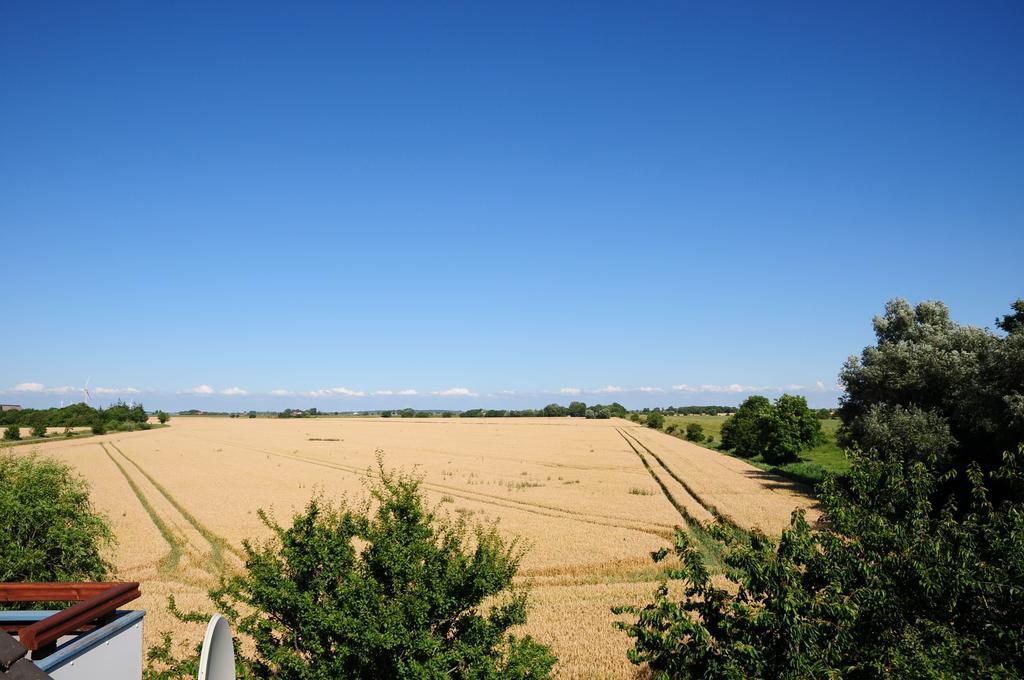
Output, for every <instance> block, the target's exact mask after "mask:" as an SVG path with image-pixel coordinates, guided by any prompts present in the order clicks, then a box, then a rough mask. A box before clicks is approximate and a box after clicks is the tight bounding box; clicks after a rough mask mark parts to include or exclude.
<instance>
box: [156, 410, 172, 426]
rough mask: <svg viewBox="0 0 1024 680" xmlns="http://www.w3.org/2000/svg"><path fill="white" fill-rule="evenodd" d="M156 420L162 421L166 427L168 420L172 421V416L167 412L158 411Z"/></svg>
mask: <svg viewBox="0 0 1024 680" xmlns="http://www.w3.org/2000/svg"><path fill="white" fill-rule="evenodd" d="M156 419H157V420H159V421H160V424H161V425H164V424H165V423H167V421H168V420H170V419H171V415H170V414H169V413H167V411H157V412H156Z"/></svg>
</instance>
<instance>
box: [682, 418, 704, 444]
mask: <svg viewBox="0 0 1024 680" xmlns="http://www.w3.org/2000/svg"><path fill="white" fill-rule="evenodd" d="M686 438H687V440H689V441H691V442H698V443H699V442H702V441H704V426H703V425H701V424H700V423H687V424H686Z"/></svg>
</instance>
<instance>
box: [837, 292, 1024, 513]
mask: <svg viewBox="0 0 1024 680" xmlns="http://www.w3.org/2000/svg"><path fill="white" fill-rule="evenodd" d="M1011 308H1012V312H1011V313H1010V314H1008V315H1007V316H1004V317H1002V318H1001V319H998V320H997V321H996V325H997V327H998V328H999V329H1001V331H1002V333H1001V334H1000V333H996V332H993V331H990V330H988V329H984V328H977V327H974V326H965V325H961V324H958V323H956V322H954V321H953V320H952V319H951V318H950V314H949V309H948V308H947V307H946V305H944V304H943V303H941V302H932V301H928V302H922V303H920V304H918V305H916V306H911V305H910V304H909V303H908V302H907V301H906V300H892V301H890V302H889V303H888V304H887V305H886V306H885V312H884V314H883V315H882V316H879V317H876V318H875V319H874V330H875V338H876V343H875V344H874V345H872V346H869V347H866V348H865V349H864V351H863V352H862V353H861V355H860V357H850V359H849V360H848V361H847V362H846V364H845V366H844V367H843V370H842V372H841V373H840V379H841V380H842V382H843V384H844V387H845V394H844V396H843V398H842V399H841V401H840V408H839V416H840V418H841V419H842V421H843V424H842V427H841V428H840V431H839V437H838V438H839V441H840V443H841V444H843V445H845V446H847V447H859V448H861V449H864V450H871V449H877V448H890V449H891V450H894V451H898V452H900V453H901V455H903V456H904V457H906V458H908V459H916V460H923V461H926V462H928V464H929V465H931V466H934V467H935V469H936V470H937V471H938V472H940V474H945V473H948V474H946V475H945V478H944V482H943V484H942V485H940V486H941V488H940V489H939V492H948V491H951V490H955V491H956V493H957V496H958V498H959V500H960V501H961V503H963V502H964V501H965V500H967V498H968V496H969V493H970V487H969V484H968V480H967V477H966V471H967V468H968V466H969V465H970V464H971V463H972V462H976V463H977V464H978V465H979V466H980V467H981V469H982V471H984V472H989V471H992V470H994V469H996V468H998V467H999V466H1001V465H1002V457H1003V452H1005V451H1008V450H1010V451H1012V450H1015V448H1016V446H1017V444H1018V443H1019V442H1021V441H1024V300H1017V301H1015V302H1014V303H1013V304H1012V305H1011ZM992 491H993V493H994V494H996V496H997V497H1001V496H1002V495H1003V494H1014V495H1017V497H1018V498H1020V497H1021V496H1020V495H1021V494H1022V493H1024V491H1022V490H1021V489H1018V488H1014V487H1012V486H1011V485H1009V484H996V485H995V486H994V487H993V489H992Z"/></svg>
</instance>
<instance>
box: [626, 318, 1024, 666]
mask: <svg viewBox="0 0 1024 680" xmlns="http://www.w3.org/2000/svg"><path fill="white" fill-rule="evenodd" d="M1022 312H1024V305H1022V304H1021V303H1020V302H1019V301H1018V302H1017V303H1015V304H1014V314H1011V315H1010V316H1009V317H1004V318H1003V319H1002V320H1001V322H1000V328H1002V329H1003V331H1004V332H1005V333H1006V335H1005V336H1003V335H997V334H995V333H993V332H990V331H985V330H982V329H976V328H970V327H964V326H958V325H957V324H954V323H952V322H951V321H950V320H949V315H948V310H946V308H945V306H944V305H941V304H940V303H922V305H918V307H917V308H911V307H910V306H909V305H907V304H906V303H905V302H903V301H894V302H891V303H889V305H888V306H887V307H886V314H885V316H883V317H880V318H878V319H876V320H875V329H876V335H877V339H878V343H877V345H876V346H874V347H869V348H867V349H866V350H865V351H864V354H863V355H862V358H861V359H851V360H850V361H849V362H848V363H847V366H846V368H845V369H844V372H843V379H844V382H846V385H847V388H848V397H847V398H846V399H844V402H843V406H842V408H841V409H840V415H841V416H842V417H843V428H844V431H845V434H846V437H847V441H848V442H851V443H852V445H853V446H854V449H853V451H852V452H851V453H850V456H851V459H852V468H851V470H850V472H849V473H848V475H847V476H846V477H845V478H841V479H840V478H836V477H834V476H828V477H826V480H825V482H824V483H823V484H822V486H821V487H820V490H819V499H820V501H821V505H822V508H823V511H824V517H823V522H822V524H821V526H819V527H818V528H816V529H815V528H812V527H811V526H810V525H809V524H808V522H807V521H806V519H805V517H804V514H803V513H802V512H797V513H794V517H793V520H792V523H791V524H790V527H789V528H788V529H787V530H786V531H785V532H783V534H782V537H781V539H780V540H775V539H773V538H769V537H766V536H764V535H762V534H759V533H754V534H753V535H752V536H751V537H750V540H749V543H747V542H743V541H740V540H738V539H737V538H736V536H735V534H733V533H730V532H727V531H725V529H724V527H721V526H719V527H714V528H713V529H712V532H713V533H714V535H715V536H717V537H718V539H719V540H721V541H723V542H725V543H727V544H728V545H729V546H731V549H730V550H728V551H727V554H726V557H725V563H726V565H727V568H728V569H727V574H726V576H727V578H729V579H730V580H731V581H733V584H725V585H723V584H722V583H721V582H720V581H718V580H713V579H712V575H711V572H710V570H709V569H708V566H707V564H706V563H705V560H704V556H703V554H702V553H701V552H700V551H699V550H698V549H697V547H696V544H695V543H693V542H691V540H690V538H689V537H688V536H687V535H686V534H684V533H682V532H677V535H676V542H675V546H674V549H673V550H672V551H671V552H674V553H675V555H676V556H677V557H678V558H679V560H680V566H678V567H674V568H670V569H667V570H666V582H665V583H663V585H662V586H661V588H660V589H659V590H658V592H657V594H656V599H655V601H654V602H653V603H651V604H648V605H647V606H644V607H624V608H620V609H619V611H620V612H623V613H631V614H633V615H635V617H636V618H635V620H634V621H630V622H623V623H621V624H620V627H621V628H623V629H624V630H626V631H627V633H628V634H629V635H630V636H632V637H633V638H634V647H633V649H632V650H631V651H630V659H631V660H633V661H634V662H635V663H647V664H648V665H649V667H650V669H651V670H652V671H653V674H654V677H656V678H659V679H660V678H674V677H688V676H698V677H705V678H742V677H764V678H818V677H850V678H876V677H950V678H953V677H1000V678H1002V677H1019V676H1020V674H1021V669H1024V629H1022V627H1021V626H1020V621H1019V617H1020V614H1019V612H1021V611H1024V502H1022V499H1021V496H1020V494H1019V493H1018V492H1019V490H1020V489H1021V488H1024V446H1022V445H1021V442H1022V440H1024V438H1022V436H1021V435H1022V433H1021V432H1020V430H1019V427H1020V426H1019V424H1018V421H1015V420H1014V418H1013V417H1012V414H1013V413H1014V410H1013V409H1014V405H1015V404H1016V403H1017V401H1018V395H1019V394H1020V392H1019V390H1020V387H1021V385H1022V384H1024V383H1022V382H1020V381H1019V380H1018V381H1017V382H1014V380H1013V378H1012V377H1013V376H1018V377H1020V376H1022V375H1024V374H1022V370H1024V352H1020V351H1019V348H1020V345H1019V342H1020V340H1019V334H1020V333H1021V328H1022V325H1021V324H1020V323H1019V322H1020V320H1021V318H1022V317H1021V314H1022ZM994 357H999V358H1000V359H1001V360H1002V362H1003V365H1001V366H998V367H997V366H996V365H995V359H994ZM940 387H941V388H942V389H941V390H940V389H939V388H940ZM933 390H934V391H933ZM951 394H952V395H955V397H956V398H955V399H954V398H953V397H951V396H950V395H951ZM959 400H962V401H963V403H966V404H972V405H973V408H975V409H977V416H978V419H979V421H980V423H978V424H970V423H968V422H966V421H967V420H969V418H968V415H969V412H968V411H967V410H965V409H964V408H963V407H962V406H961V405H960V404H958V403H956V402H957V401H959ZM1000 404H1001V406H1000ZM763 406H764V404H763V402H760V407H761V408H763ZM986 409H988V410H986ZM741 410H742V409H741ZM966 441H970V442H972V443H974V444H975V445H976V447H971V446H966V445H965V443H964V442H966ZM868 444H870V445H868ZM1001 447H1002V448H1003V450H1002V451H1001V452H1000V453H999V454H998V455H996V454H994V451H996V450H998V449H999V448H1001ZM669 552H670V551H669V550H662V551H660V552H659V553H657V554H656V558H657V559H663V558H664V557H665V556H666V555H667V554H668V553H669ZM669 580H674V581H678V582H679V588H678V589H673V590H672V591H671V592H680V591H681V592H682V594H683V597H682V598H681V599H675V597H674V596H673V595H672V594H671V593H670V588H669V586H668V581H669Z"/></svg>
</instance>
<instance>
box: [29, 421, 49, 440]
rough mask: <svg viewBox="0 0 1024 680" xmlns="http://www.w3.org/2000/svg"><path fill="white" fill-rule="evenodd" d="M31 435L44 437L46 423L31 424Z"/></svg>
mask: <svg viewBox="0 0 1024 680" xmlns="http://www.w3.org/2000/svg"><path fill="white" fill-rule="evenodd" d="M32 436H33V437H45V436H46V425H42V424H39V423H37V424H35V425H33V426H32Z"/></svg>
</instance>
